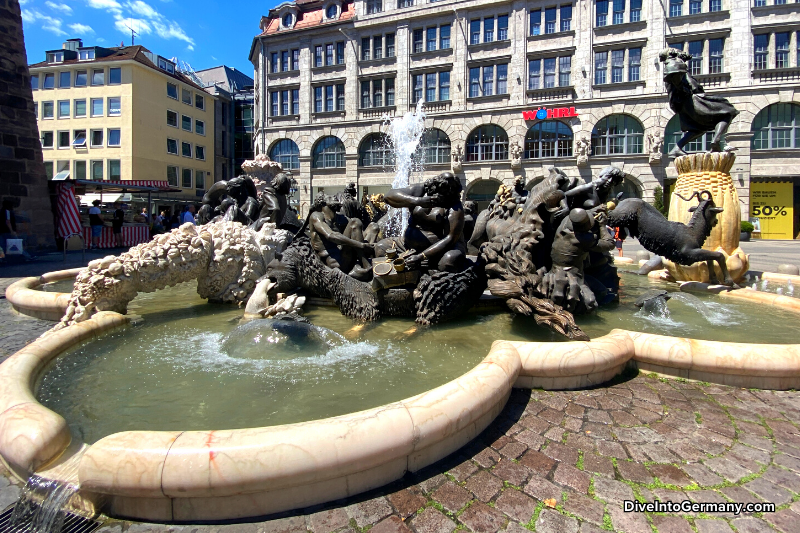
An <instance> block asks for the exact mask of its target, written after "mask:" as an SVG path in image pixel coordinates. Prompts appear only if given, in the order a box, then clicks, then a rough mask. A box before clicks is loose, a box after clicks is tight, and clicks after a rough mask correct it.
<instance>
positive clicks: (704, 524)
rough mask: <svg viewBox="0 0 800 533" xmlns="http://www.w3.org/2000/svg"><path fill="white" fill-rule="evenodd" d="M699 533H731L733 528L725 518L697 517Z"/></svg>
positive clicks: (695, 523)
mask: <svg viewBox="0 0 800 533" xmlns="http://www.w3.org/2000/svg"><path fill="white" fill-rule="evenodd" d="M694 527H696V528H697V533H731V532H732V531H733V530H732V529H731V526H729V525H728V522H726V521H725V520H714V519H710V518H697V519H695V521H694Z"/></svg>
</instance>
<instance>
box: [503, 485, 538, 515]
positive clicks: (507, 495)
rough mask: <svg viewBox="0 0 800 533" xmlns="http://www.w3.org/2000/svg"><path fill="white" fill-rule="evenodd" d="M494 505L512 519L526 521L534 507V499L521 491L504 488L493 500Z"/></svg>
mask: <svg viewBox="0 0 800 533" xmlns="http://www.w3.org/2000/svg"><path fill="white" fill-rule="evenodd" d="M495 507H496V508H497V509H499V510H500V511H502V512H504V513H505V514H507V515H508V516H510V517H511V518H513V519H514V520H519V521H520V522H523V523H528V522H529V521H530V519H531V517H532V516H533V511H534V509H535V508H536V501H535V500H534V499H533V498H531V497H530V496H528V495H527V494H525V493H523V492H521V491H518V490H515V489H506V490H504V491H503V493H502V494H501V495H500V496H499V497H498V498H497V500H496V501H495Z"/></svg>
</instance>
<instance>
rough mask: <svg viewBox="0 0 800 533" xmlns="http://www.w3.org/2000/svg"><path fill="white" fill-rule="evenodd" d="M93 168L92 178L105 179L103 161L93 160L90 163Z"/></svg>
mask: <svg viewBox="0 0 800 533" xmlns="http://www.w3.org/2000/svg"><path fill="white" fill-rule="evenodd" d="M89 165H90V166H91V169H92V179H93V180H98V181H100V180H102V179H103V162H102V161H92V162H91V163H89Z"/></svg>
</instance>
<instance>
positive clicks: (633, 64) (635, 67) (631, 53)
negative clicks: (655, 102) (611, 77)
mask: <svg viewBox="0 0 800 533" xmlns="http://www.w3.org/2000/svg"><path fill="white" fill-rule="evenodd" d="M641 64H642V49H641V48H628V81H639V79H640V74H641V73H640V67H641Z"/></svg>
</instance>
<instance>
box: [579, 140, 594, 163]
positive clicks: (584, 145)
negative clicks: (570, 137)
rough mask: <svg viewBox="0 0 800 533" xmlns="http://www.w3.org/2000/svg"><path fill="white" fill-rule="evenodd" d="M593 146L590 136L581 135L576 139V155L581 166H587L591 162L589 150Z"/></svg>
mask: <svg viewBox="0 0 800 533" xmlns="http://www.w3.org/2000/svg"><path fill="white" fill-rule="evenodd" d="M591 146H592V145H591V143H590V142H589V138H588V137H586V135H581V136H580V137H578V140H577V141H575V157H576V160H577V164H578V166H579V167H585V166H586V165H587V164H589V151H590V149H591Z"/></svg>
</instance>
